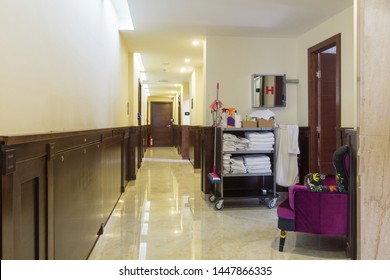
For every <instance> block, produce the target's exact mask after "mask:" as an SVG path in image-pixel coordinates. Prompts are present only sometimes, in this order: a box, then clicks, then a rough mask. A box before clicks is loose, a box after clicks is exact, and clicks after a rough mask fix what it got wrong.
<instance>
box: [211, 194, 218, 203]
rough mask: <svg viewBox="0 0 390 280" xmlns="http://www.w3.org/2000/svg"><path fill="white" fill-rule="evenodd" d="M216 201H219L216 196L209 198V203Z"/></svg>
mask: <svg viewBox="0 0 390 280" xmlns="http://www.w3.org/2000/svg"><path fill="white" fill-rule="evenodd" d="M216 200H217V198H216V197H215V196H214V195H212V194H211V195H210V196H209V201H210V202H215V201H216Z"/></svg>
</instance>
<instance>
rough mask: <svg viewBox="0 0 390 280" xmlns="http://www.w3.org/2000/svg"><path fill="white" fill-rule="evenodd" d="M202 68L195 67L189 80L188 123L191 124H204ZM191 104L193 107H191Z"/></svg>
mask: <svg viewBox="0 0 390 280" xmlns="http://www.w3.org/2000/svg"><path fill="white" fill-rule="evenodd" d="M203 89H204V86H203V69H202V68H201V67H196V68H195V69H194V71H193V72H192V74H191V79H190V82H189V93H190V109H191V111H190V123H191V125H204V110H205V109H204V93H203ZM191 105H193V107H191Z"/></svg>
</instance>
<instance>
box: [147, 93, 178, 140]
mask: <svg viewBox="0 0 390 280" xmlns="http://www.w3.org/2000/svg"><path fill="white" fill-rule="evenodd" d="M154 104H170V105H171V118H172V117H173V113H174V112H173V110H174V103H173V101H151V102H150V132H151V134H152V135H153V113H154V110H153V105H154ZM172 129H173V127H172V123H170V124H169V133H170V135H169V143H170V144H169V145H168V146H167V147H172V146H173V131H172ZM153 137H154V136H153Z"/></svg>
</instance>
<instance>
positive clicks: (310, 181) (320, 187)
mask: <svg viewBox="0 0 390 280" xmlns="http://www.w3.org/2000/svg"><path fill="white" fill-rule="evenodd" d="M325 178H326V175H325V174H323V173H309V174H307V175H306V178H305V186H306V187H307V189H308V190H310V191H313V192H340V188H339V187H338V186H334V185H330V186H324V181H325Z"/></svg>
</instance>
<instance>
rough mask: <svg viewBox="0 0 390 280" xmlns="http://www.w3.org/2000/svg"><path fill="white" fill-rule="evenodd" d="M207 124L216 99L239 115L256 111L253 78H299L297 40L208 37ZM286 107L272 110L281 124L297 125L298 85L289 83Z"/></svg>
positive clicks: (210, 121) (210, 122)
mask: <svg viewBox="0 0 390 280" xmlns="http://www.w3.org/2000/svg"><path fill="white" fill-rule="evenodd" d="M206 44H207V46H206V51H205V52H206V57H207V60H206V64H205V71H206V76H207V77H206V79H207V80H206V81H205V83H206V86H205V88H206V93H205V94H206V96H205V103H206V106H207V108H206V125H211V124H212V116H211V113H210V110H209V109H208V108H209V107H208V106H209V105H210V104H211V102H212V101H213V100H214V99H215V98H216V84H217V82H219V83H220V91H219V99H220V100H221V101H222V102H223V105H224V107H227V108H229V107H234V108H236V109H237V111H238V114H240V115H242V116H243V118H244V117H245V115H249V114H250V113H251V112H253V111H255V110H256V109H253V108H252V105H251V75H252V74H254V73H260V74H286V75H287V79H297V78H298V64H297V57H296V53H297V41H296V40H295V39H271V38H247V37H207V40H206ZM286 91H287V92H286V98H287V107H286V108H273V109H272V111H274V112H275V113H276V116H277V117H276V118H277V122H279V123H280V124H296V123H297V85H296V84H287V89H286Z"/></svg>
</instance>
